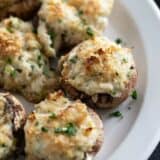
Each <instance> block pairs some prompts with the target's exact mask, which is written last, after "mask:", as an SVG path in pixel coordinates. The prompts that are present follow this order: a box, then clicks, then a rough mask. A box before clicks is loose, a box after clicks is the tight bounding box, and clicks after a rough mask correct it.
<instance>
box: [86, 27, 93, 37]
mask: <svg viewBox="0 0 160 160" xmlns="http://www.w3.org/2000/svg"><path fill="white" fill-rule="evenodd" d="M86 33H87V34H88V35H89V36H90V37H93V36H94V31H93V30H92V28H91V27H87V29H86Z"/></svg>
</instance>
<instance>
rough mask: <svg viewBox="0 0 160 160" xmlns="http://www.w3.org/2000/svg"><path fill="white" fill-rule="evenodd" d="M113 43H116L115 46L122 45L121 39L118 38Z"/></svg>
mask: <svg viewBox="0 0 160 160" xmlns="http://www.w3.org/2000/svg"><path fill="white" fill-rule="evenodd" d="M115 42H116V43H117V44H122V43H123V41H122V39H120V38H117V39H116V40H115Z"/></svg>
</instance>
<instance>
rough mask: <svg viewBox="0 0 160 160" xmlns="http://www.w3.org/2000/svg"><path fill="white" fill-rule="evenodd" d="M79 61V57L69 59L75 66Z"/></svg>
mask: <svg viewBox="0 0 160 160" xmlns="http://www.w3.org/2000/svg"><path fill="white" fill-rule="evenodd" d="M77 60H78V56H74V57H72V58H71V59H69V61H70V62H71V63H74V64H75V63H77Z"/></svg>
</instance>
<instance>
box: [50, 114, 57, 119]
mask: <svg viewBox="0 0 160 160" xmlns="http://www.w3.org/2000/svg"><path fill="white" fill-rule="evenodd" d="M56 117H57V116H56V114H55V113H51V115H50V116H49V118H50V119H55V118H56Z"/></svg>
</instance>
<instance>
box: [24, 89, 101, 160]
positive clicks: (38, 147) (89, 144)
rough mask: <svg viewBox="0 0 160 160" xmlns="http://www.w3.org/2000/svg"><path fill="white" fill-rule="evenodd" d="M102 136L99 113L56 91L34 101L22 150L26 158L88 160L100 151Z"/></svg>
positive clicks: (32, 159)
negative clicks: (23, 149)
mask: <svg viewBox="0 0 160 160" xmlns="http://www.w3.org/2000/svg"><path fill="white" fill-rule="evenodd" d="M103 136H104V135H103V125H102V122H101V120H100V118H99V116H98V115H97V114H96V113H95V112H94V111H93V110H91V109H89V108H88V107H87V106H86V105H85V104H84V103H82V102H80V101H79V100H77V101H71V100H69V99H68V98H66V97H65V96H64V94H63V92H62V91H58V92H56V93H53V94H50V95H49V96H48V98H46V99H45V100H44V101H42V102H40V103H39V104H37V105H36V106H35V110H34V111H33V113H31V114H30V115H29V117H28V119H27V122H26V125H25V141H26V147H25V151H26V155H27V159H28V160H42V159H47V160H53V159H54V160H75V159H76V160H87V159H89V158H90V159H92V158H93V157H94V156H95V154H96V153H97V152H98V151H99V149H100V147H101V145H102V141H103Z"/></svg>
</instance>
